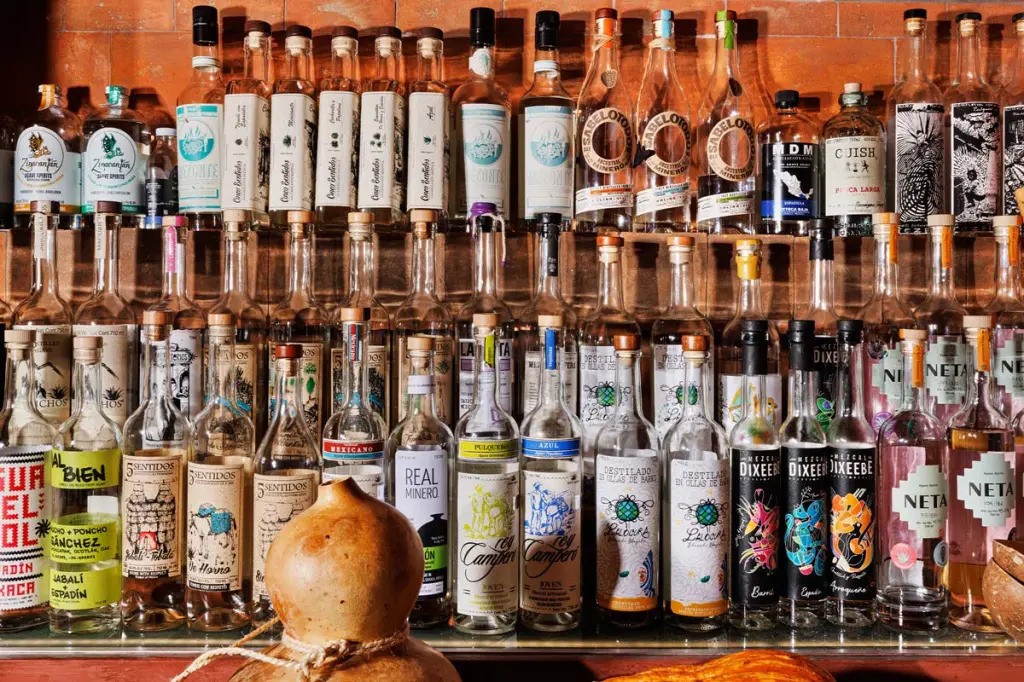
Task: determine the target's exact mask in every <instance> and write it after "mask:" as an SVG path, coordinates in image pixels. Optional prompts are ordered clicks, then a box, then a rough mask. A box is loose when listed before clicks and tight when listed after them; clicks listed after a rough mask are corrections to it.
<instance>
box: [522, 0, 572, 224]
mask: <svg viewBox="0 0 1024 682" xmlns="http://www.w3.org/2000/svg"><path fill="white" fill-rule="evenodd" d="M534 21H535V24H534V40H533V49H534V53H533V83H531V84H530V87H529V89H528V90H527V91H526V92H525V93H524V94H523V96H522V97H521V98H520V100H519V116H518V120H519V220H520V224H521V225H522V227H523V228H524V229H530V228H532V227H534V226H535V225H537V224H538V223H539V221H540V219H541V217H542V216H544V215H545V214H548V215H550V214H557V215H559V216H560V219H561V220H562V221H563V222H564V223H565V226H566V228H567V229H568V228H569V226H570V224H571V222H572V202H573V181H574V175H575V172H574V170H573V162H574V159H575V155H574V153H573V143H574V142H575V140H574V139H573V106H574V105H573V101H572V98H571V97H570V96H569V92H568V91H567V90H566V89H565V85H564V84H563V83H562V75H561V66H560V65H559V62H558V38H559V26H560V24H561V19H560V17H559V16H558V12H552V11H550V10H542V11H540V12H537V14H536V17H535V19H534Z"/></svg>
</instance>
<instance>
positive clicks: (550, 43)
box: [534, 10, 561, 50]
mask: <svg viewBox="0 0 1024 682" xmlns="http://www.w3.org/2000/svg"><path fill="white" fill-rule="evenodd" d="M560 23H561V19H560V17H559V16H558V12H552V11H551V10H542V11H540V12H537V20H536V25H535V28H534V43H535V46H536V47H537V48H538V49H544V50H554V49H557V48H558V25H559V24H560Z"/></svg>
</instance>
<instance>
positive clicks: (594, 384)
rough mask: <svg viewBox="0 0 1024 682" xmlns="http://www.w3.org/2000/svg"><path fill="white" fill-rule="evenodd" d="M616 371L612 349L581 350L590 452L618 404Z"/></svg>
mask: <svg viewBox="0 0 1024 682" xmlns="http://www.w3.org/2000/svg"><path fill="white" fill-rule="evenodd" d="M616 367H617V363H616V360H615V348H613V347H612V346H591V345H583V346H580V421H581V422H582V423H583V436H584V439H585V441H584V442H585V443H586V444H587V449H588V450H589V449H590V448H592V447H593V444H594V438H596V437H597V432H598V431H600V430H601V427H602V426H604V425H605V423H606V422H607V421H608V420H609V419H611V416H612V414H613V413H614V412H615V407H616V406H617V405H618V404H619V401H618V391H617V390H616V387H615V386H616V384H615V369H616Z"/></svg>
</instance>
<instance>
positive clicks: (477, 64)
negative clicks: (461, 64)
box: [469, 48, 494, 78]
mask: <svg viewBox="0 0 1024 682" xmlns="http://www.w3.org/2000/svg"><path fill="white" fill-rule="evenodd" d="M469 70H470V71H471V72H472V73H475V74H476V75H478V76H480V77H481V78H492V77H493V76H494V57H493V56H492V55H491V51H490V50H489V49H487V48H478V49H475V50H473V54H471V55H469Z"/></svg>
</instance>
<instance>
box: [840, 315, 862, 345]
mask: <svg viewBox="0 0 1024 682" xmlns="http://www.w3.org/2000/svg"><path fill="white" fill-rule="evenodd" d="M863 336H864V323H863V322H861V321H860V320H839V321H838V322H836V340H837V341H838V342H839V343H845V344H848V345H851V346H852V345H856V344H858V343H860V342H861V340H862V339H863Z"/></svg>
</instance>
